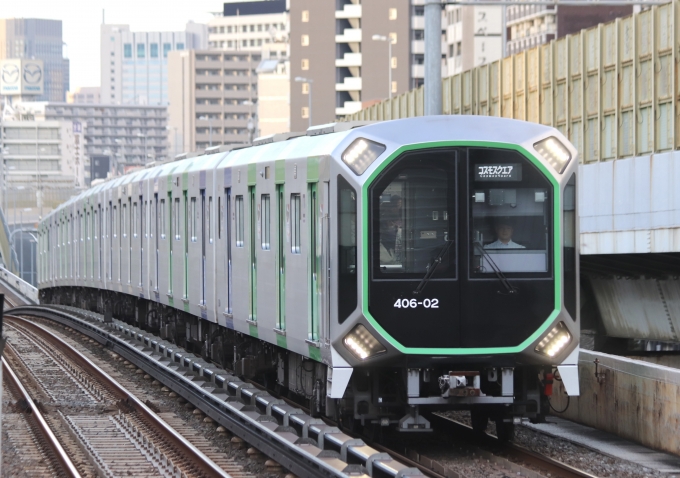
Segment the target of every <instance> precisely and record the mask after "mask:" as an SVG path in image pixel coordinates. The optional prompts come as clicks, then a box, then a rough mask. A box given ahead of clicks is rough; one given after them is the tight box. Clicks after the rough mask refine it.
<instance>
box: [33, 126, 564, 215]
mask: <svg viewBox="0 0 680 478" xmlns="http://www.w3.org/2000/svg"><path fill="white" fill-rule="evenodd" d="M548 133H552V134H553V135H556V136H560V137H563V136H562V135H561V134H560V133H559V132H558V131H557V130H556V129H554V128H552V127H550V126H545V125H541V124H538V123H529V122H526V121H521V120H514V119H509V118H498V117H492V116H474V115H441V116H419V117H414V118H404V119H398V120H391V121H382V122H377V123H368V122H357V123H331V124H327V125H318V126H314V127H312V128H310V129H309V130H307V134H305V135H303V134H302V133H286V134H279V135H272V136H270V137H267V138H261V139H258V140H257V141H256V142H255V145H253V146H245V147H242V148H239V147H236V148H228V150H226V151H219V150H220V149H222V148H219V147H217V148H212V150H216V151H215V152H212V151H211V153H210V154H201V155H192V157H187V155H182V156H185V157H184V158H179V159H176V160H175V161H169V162H166V163H163V164H160V165H157V166H153V167H150V168H145V169H141V170H137V171H133V172H130V173H128V174H125V175H123V176H120V177H117V178H113V179H110V180H108V181H105V182H103V183H102V184H98V185H97V186H95V187H93V188H91V189H88V190H86V191H83V192H81V193H80V194H78V195H77V196H74V197H72V198H71V199H69V200H68V201H66V202H65V203H63V204H61V205H60V206H58V207H57V208H56V209H55V210H54V211H52V212H51V213H50V214H49V215H48V216H46V218H47V217H50V216H51V215H52V214H55V213H58V212H59V211H61V210H63V209H66V208H68V207H69V206H71V205H72V204H73V203H74V202H76V201H78V200H80V199H82V198H84V197H87V196H90V195H94V194H98V193H101V192H104V191H107V190H109V189H113V188H117V187H119V186H124V185H127V184H130V183H134V182H137V181H139V180H142V179H143V178H148V177H153V178H160V177H165V176H168V175H170V174H176V173H178V172H190V171H198V170H204V169H214V168H217V167H235V166H240V165H245V164H252V163H258V162H262V161H273V160H293V159H298V158H308V157H319V156H330V155H339V154H340V153H341V152H342V151H343V150H344V148H346V147H347V146H348V145H349V143H350V142H351V141H352V140H353V139H354V138H355V137H357V136H363V137H367V138H369V139H373V140H375V141H378V142H380V143H382V144H385V146H386V151H385V153H387V154H389V153H391V152H393V151H394V150H396V149H397V148H399V147H401V146H403V145H407V144H418V143H428V142H438V141H466V142H497V143H509V144H526V143H531V144H533V142H535V141H537V140H538V139H539V138H542V137H545V136H546V135H547V134H548ZM263 142H264V144H262V143H263ZM565 142H567V143H568V141H566V140H565ZM258 143H259V144H258ZM339 148H340V149H339ZM225 149H227V148H225ZM573 153H574V154H576V151H575V150H573Z"/></svg>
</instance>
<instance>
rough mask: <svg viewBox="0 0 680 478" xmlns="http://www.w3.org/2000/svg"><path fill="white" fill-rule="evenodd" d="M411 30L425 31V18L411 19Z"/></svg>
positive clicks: (415, 17) (413, 17)
mask: <svg viewBox="0 0 680 478" xmlns="http://www.w3.org/2000/svg"><path fill="white" fill-rule="evenodd" d="M411 30H425V16H418V15H413V16H412V17H411Z"/></svg>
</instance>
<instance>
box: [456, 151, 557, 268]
mask: <svg viewBox="0 0 680 478" xmlns="http://www.w3.org/2000/svg"><path fill="white" fill-rule="evenodd" d="M469 161H470V169H469V174H470V177H469V185H470V198H471V201H470V209H471V220H472V224H471V231H472V237H471V241H470V249H471V254H470V258H471V261H472V264H471V271H472V275H473V276H480V277H484V276H485V275H487V274H498V273H499V272H501V273H511V274H513V273H514V274H520V276H522V275H523V274H525V275H526V274H528V275H529V276H531V277H536V275H537V274H538V275H539V276H546V275H547V274H548V273H549V269H550V259H549V258H550V254H549V253H550V237H551V227H550V211H551V204H552V194H551V185H550V183H549V182H548V180H547V179H546V178H545V177H544V176H543V175H542V174H541V173H540V172H539V171H538V169H536V167H535V166H533V165H532V164H531V163H529V161H527V160H526V159H525V158H524V157H523V156H522V155H521V154H519V153H518V152H515V151H507V150H499V149H471V150H470V151H469Z"/></svg>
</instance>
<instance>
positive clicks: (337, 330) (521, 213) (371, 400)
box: [38, 116, 580, 439]
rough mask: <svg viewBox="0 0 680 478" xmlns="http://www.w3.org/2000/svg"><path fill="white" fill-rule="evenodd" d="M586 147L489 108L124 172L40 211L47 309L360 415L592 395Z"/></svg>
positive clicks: (402, 426) (330, 131)
mask: <svg viewBox="0 0 680 478" xmlns="http://www.w3.org/2000/svg"><path fill="white" fill-rule="evenodd" d="M577 166H578V153H577V151H576V149H575V148H574V147H573V145H571V144H570V142H569V141H568V140H567V139H566V138H565V136H564V135H563V134H562V133H560V132H559V131H558V130H557V129H555V128H551V127H548V126H544V125H540V124H534V123H528V122H523V121H517V120H511V119H504V118H493V117H482V116H426V117H415V118H408V119H400V120H394V121H384V122H377V123H369V122H338V123H331V124H325V125H320V126H314V127H310V128H309V129H308V130H307V131H306V132H302V133H285V134H284V133H280V134H276V135H271V136H267V137H262V138H258V139H256V140H255V141H254V142H253V144H252V145H236V146H235V145H230V146H217V147H213V148H209V149H207V150H206V151H205V152H202V153H189V154H183V155H180V156H178V157H177V158H175V160H172V161H168V162H165V163H162V164H156V165H151V166H149V167H146V168H144V169H141V170H138V171H135V172H131V173H128V174H126V175H124V176H121V177H116V178H112V179H109V180H107V181H105V182H104V183H102V184H99V185H96V186H94V187H92V188H90V189H89V190H87V191H84V192H82V193H80V194H78V195H77V196H75V197H73V198H72V199H70V200H69V201H67V202H66V203H64V204H62V205H61V206H59V207H58V208H56V209H55V210H54V211H52V212H51V213H50V214H49V215H47V216H46V217H45V218H43V219H42V220H41V222H40V224H39V233H38V234H39V237H38V242H39V244H38V249H39V254H38V255H39V271H38V275H39V281H38V282H39V284H38V288H39V295H40V301H41V303H46V304H67V305H73V306H77V307H81V308H83V309H88V310H91V311H95V312H99V313H101V314H103V315H104V317H108V318H111V317H116V318H117V319H120V320H124V321H126V322H129V323H131V324H134V325H136V326H139V327H142V328H144V329H146V330H149V331H151V332H154V333H156V334H157V335H159V336H160V337H161V338H162V339H164V340H168V341H171V342H173V343H175V344H178V345H180V346H182V347H184V348H185V349H186V350H187V351H189V352H191V353H194V354H197V355H201V356H203V357H204V358H205V359H206V360H210V361H212V362H214V363H216V364H219V365H221V366H223V367H225V368H228V369H230V370H232V371H233V372H234V373H235V374H238V375H240V376H243V377H247V378H250V379H253V380H258V381H260V382H261V383H262V384H263V385H265V386H267V387H269V388H271V389H272V390H275V391H276V392H277V393H280V394H281V395H283V396H288V397H289V398H291V399H295V400H298V401H300V402H301V403H305V404H307V406H308V407H309V409H310V410H311V411H312V412H313V413H314V414H316V415H317V416H327V417H331V418H334V419H338V420H340V422H341V423H342V424H344V425H345V426H347V427H349V428H350V429H357V428H359V427H363V428H362V429H363V430H364V431H366V430H369V431H370V430H372V431H377V432H381V431H382V430H386V429H390V430H396V431H399V432H411V433H415V432H428V431H431V430H432V425H431V419H430V418H431V417H430V414H431V413H432V412H433V411H441V410H470V412H471V420H472V425H473V428H474V429H475V430H477V431H483V430H485V429H486V428H487V425H488V423H489V421H494V422H495V423H496V427H497V432H498V436H499V437H500V438H503V439H511V438H512V434H513V433H514V426H515V424H517V423H520V422H521V420H524V419H530V420H541V419H543V418H544V417H545V415H546V414H547V413H548V410H549V406H550V396H551V393H552V384H553V381H554V380H561V381H562V383H563V388H564V390H566V393H568V394H569V395H578V393H579V390H578V368H577V365H578V364H577V358H578V350H579V328H580V322H579V290H578V274H579V270H578V268H579V265H578V264H579V263H578V230H577V228H578V225H577V221H576V219H577V210H576V209H577V203H576V197H577V196H576V195H577V184H578V183H577V181H576V174H577Z"/></svg>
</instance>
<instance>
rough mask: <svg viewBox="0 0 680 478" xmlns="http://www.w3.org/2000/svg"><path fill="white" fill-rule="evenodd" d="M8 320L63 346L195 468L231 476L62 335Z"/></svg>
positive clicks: (12, 317)
mask: <svg viewBox="0 0 680 478" xmlns="http://www.w3.org/2000/svg"><path fill="white" fill-rule="evenodd" d="M5 319H6V320H7V319H9V322H15V323H19V325H21V326H22V327H24V328H25V329H29V330H30V331H31V332H32V333H34V334H36V335H38V336H40V337H42V338H43V339H45V340H47V341H48V342H50V343H51V344H53V345H54V346H56V347H57V348H58V349H60V350H61V352H63V353H65V354H67V355H68V357H69V358H70V359H71V360H73V361H74V362H75V363H76V364H77V365H78V366H79V367H81V368H82V369H83V370H85V371H87V372H88V373H89V374H90V375H92V376H93V377H95V378H96V379H97V380H99V381H100V382H101V383H102V384H103V385H104V386H105V387H107V388H109V389H110V390H111V391H113V393H114V394H116V395H117V396H118V398H120V399H122V400H125V401H126V403H127V405H129V406H131V407H132V408H133V409H134V410H135V411H136V412H137V413H139V415H140V416H141V417H143V418H144V419H146V420H148V421H149V422H150V423H151V426H152V427H155V428H156V430H157V431H159V432H160V433H161V435H162V436H163V438H164V439H166V440H167V441H168V442H169V443H170V444H171V445H173V446H174V447H176V448H177V449H178V450H180V451H181V453H182V454H183V455H184V456H186V457H188V458H189V459H190V460H191V465H193V466H194V467H195V468H196V469H198V470H199V471H201V472H203V473H205V474H206V475H207V476H215V477H222V478H230V476H231V475H229V474H228V473H227V472H225V471H224V470H223V469H222V468H220V467H219V466H218V465H217V464H216V463H215V462H214V461H212V460H211V459H210V458H208V457H207V456H206V455H205V454H203V452H202V451H200V450H199V449H198V448H196V447H195V446H194V445H193V444H191V443H189V442H188V441H187V440H186V439H185V438H184V437H183V436H182V435H180V434H179V433H177V431H175V430H174V429H173V428H172V427H170V426H169V425H168V424H167V423H165V421H163V420H162V419H161V418H160V417H159V416H158V415H156V414H155V413H154V412H153V411H152V410H151V409H150V408H149V407H148V406H147V405H146V404H145V403H144V402H142V401H141V400H139V399H138V398H137V397H136V396H135V395H133V394H132V393H130V392H129V391H128V390H127V389H125V388H124V387H123V386H122V385H120V384H119V383H118V382H117V381H116V380H114V379H113V378H112V377H111V376H110V375H109V374H107V373H106V372H105V371H104V370H102V369H101V368H99V367H98V366H97V365H96V364H95V363H93V362H92V361H91V360H90V359H88V358H87V357H85V356H84V355H83V354H81V353H80V352H79V351H77V350H76V349H75V348H73V347H72V346H71V345H69V344H68V343H66V342H64V341H63V340H62V339H61V338H59V337H57V336H56V335H55V334H53V333H52V332H50V331H49V330H47V329H45V328H44V327H42V326H41V325H39V324H36V323H34V322H31V321H29V320H26V319H25V318H23V317H18V316H16V315H14V314H13V315H5Z"/></svg>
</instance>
